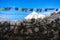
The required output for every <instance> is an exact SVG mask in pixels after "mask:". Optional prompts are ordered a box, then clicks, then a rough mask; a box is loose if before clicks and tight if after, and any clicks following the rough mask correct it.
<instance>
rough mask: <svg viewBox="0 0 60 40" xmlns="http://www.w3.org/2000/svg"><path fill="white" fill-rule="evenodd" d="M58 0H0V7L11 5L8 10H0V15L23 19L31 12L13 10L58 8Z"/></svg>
mask: <svg viewBox="0 0 60 40" xmlns="http://www.w3.org/2000/svg"><path fill="white" fill-rule="evenodd" d="M59 4H60V0H0V7H12V9H11V10H10V11H1V10H0V17H5V18H8V19H10V20H14V21H17V20H23V19H24V17H25V16H27V15H28V14H30V13H31V12H19V11H16V10H14V8H15V7H20V8H60V5H59Z"/></svg>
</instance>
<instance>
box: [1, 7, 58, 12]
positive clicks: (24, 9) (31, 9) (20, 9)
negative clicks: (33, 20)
mask: <svg viewBox="0 0 60 40" xmlns="http://www.w3.org/2000/svg"><path fill="white" fill-rule="evenodd" d="M14 9H15V10H17V11H25V12H28V11H36V12H42V11H48V10H55V11H58V10H59V9H58V8H45V9H42V8H14ZM0 10H2V11H9V10H11V7H7V8H0Z"/></svg>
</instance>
